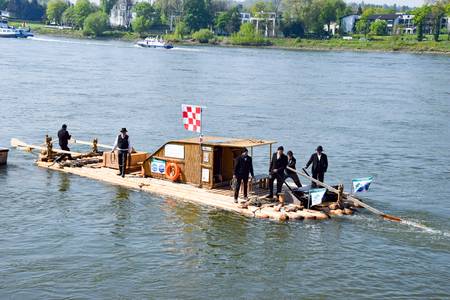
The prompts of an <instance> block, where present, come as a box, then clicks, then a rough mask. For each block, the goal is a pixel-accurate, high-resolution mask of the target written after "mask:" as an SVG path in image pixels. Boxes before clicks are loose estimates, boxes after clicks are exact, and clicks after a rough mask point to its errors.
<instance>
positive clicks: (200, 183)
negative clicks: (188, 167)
mask: <svg viewBox="0 0 450 300" xmlns="http://www.w3.org/2000/svg"><path fill="white" fill-rule="evenodd" d="M200 116H201V119H200V122H201V123H200V136H199V145H200V181H199V185H198V186H199V187H203V180H202V177H203V166H202V165H203V146H202V143H203V107H202V106H200Z"/></svg>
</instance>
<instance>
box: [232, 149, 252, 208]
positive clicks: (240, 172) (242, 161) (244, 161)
mask: <svg viewBox="0 0 450 300" xmlns="http://www.w3.org/2000/svg"><path fill="white" fill-rule="evenodd" d="M249 174H250V180H251V178H252V177H255V174H253V162H252V158H251V157H250V156H248V150H247V148H244V151H243V152H242V154H241V155H240V156H239V157H238V158H236V163H235V166H234V172H233V178H234V179H236V186H235V188H234V202H235V203H237V202H238V197H239V190H240V189H241V182H242V184H243V185H244V200H247V183H248V180H249Z"/></svg>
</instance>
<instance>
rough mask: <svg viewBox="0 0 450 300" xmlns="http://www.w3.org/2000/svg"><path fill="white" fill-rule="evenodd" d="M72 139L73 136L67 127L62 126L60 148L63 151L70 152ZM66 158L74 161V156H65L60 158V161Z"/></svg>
mask: <svg viewBox="0 0 450 300" xmlns="http://www.w3.org/2000/svg"><path fill="white" fill-rule="evenodd" d="M71 137H72V136H71V135H70V134H69V132H68V131H67V125H66V124H63V125H62V126H61V129H60V130H59V131H58V140H59V147H61V150H65V151H70V149H69V140H70V138H71ZM64 157H67V158H68V159H72V156H71V155H70V154H63V155H62V156H61V157H60V160H62V159H63V158H64Z"/></svg>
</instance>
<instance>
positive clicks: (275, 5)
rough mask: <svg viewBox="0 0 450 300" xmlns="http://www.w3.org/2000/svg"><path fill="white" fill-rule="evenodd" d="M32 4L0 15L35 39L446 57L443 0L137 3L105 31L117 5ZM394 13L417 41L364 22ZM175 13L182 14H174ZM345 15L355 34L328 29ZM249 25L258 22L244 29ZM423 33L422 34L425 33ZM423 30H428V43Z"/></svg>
mask: <svg viewBox="0 0 450 300" xmlns="http://www.w3.org/2000/svg"><path fill="white" fill-rule="evenodd" d="M33 1H36V0H32V1H31V2H29V1H28V0H0V8H5V7H6V8H7V9H8V10H9V11H10V12H11V13H13V14H14V15H15V16H17V17H22V18H24V19H27V18H28V19H31V20H36V19H37V21H39V20H41V22H37V23H28V24H29V26H30V27H31V28H32V29H33V30H34V31H35V32H37V33H40V34H52V35H53V34H57V35H64V36H71V37H77V38H79V37H83V36H88V37H103V38H118V39H124V40H136V39H139V38H143V37H145V36H148V35H164V37H165V39H166V40H169V41H172V42H174V43H185V44H186V43H188V44H195V43H201V44H205V43H209V44H216V45H217V44H219V45H239V46H272V47H282V48H292V49H353V50H385V51H418V52H420V51H429V52H447V53H448V52H450V51H449V40H450V33H449V31H448V30H447V29H444V30H442V29H441V26H439V21H440V20H441V18H442V17H443V16H445V15H450V1H449V0H438V1H436V2H434V4H426V5H423V6H422V7H418V8H415V9H410V8H407V7H403V8H398V7H395V6H392V7H388V6H373V5H362V6H355V5H351V4H346V3H345V2H344V1H342V0H272V1H266V2H265V1H256V2H251V4H250V5H247V6H244V5H242V4H237V3H235V2H225V1H222V0H185V1H183V2H180V3H178V2H176V1H175V2H174V1H170V0H156V1H155V2H154V4H150V3H148V2H139V3H137V4H136V5H134V7H133V8H132V12H133V14H134V16H135V17H134V18H133V19H132V20H131V21H130V23H129V24H128V26H125V27H121V28H112V27H111V26H110V24H109V20H110V18H109V15H110V13H111V9H112V8H113V7H114V5H115V4H116V1H115V0H101V1H100V5H99V6H97V5H95V4H93V3H92V2H90V1H89V0H78V1H77V2H76V4H75V5H71V4H68V3H67V2H66V1H64V0H50V1H49V2H48V3H47V5H46V6H44V5H42V4H39V3H41V2H36V3H37V4H36V3H35V2H33ZM233 3H234V4H233ZM20 8H21V10H20ZM25 8H26V9H25ZM399 9H400V10H402V11H405V12H409V13H411V14H414V23H415V25H416V27H417V30H416V31H417V32H416V34H415V35H411V34H406V33H404V32H403V31H402V30H401V27H399V28H392V27H388V26H389V24H388V22H387V21H386V20H382V19H377V20H375V21H373V20H369V17H370V16H371V15H374V14H386V13H395V12H397V11H398V10H399ZM19 10H20V12H19ZM180 11H181V12H182V13H181V14H178V13H177V12H180ZM14 12H15V13H14ZM244 12H245V13H246V14H248V18H247V19H243V15H242V13H244ZM269 12H270V13H269ZM348 14H358V15H359V16H360V18H359V20H357V22H356V23H355V26H354V32H353V33H345V32H343V31H342V28H341V27H339V26H338V27H337V28H335V29H334V30H332V24H337V23H336V22H339V20H340V19H341V17H343V16H345V15H348ZM39 15H41V17H40V18H41V19H39ZM250 18H253V20H258V22H256V23H255V22H253V21H250ZM271 18H272V19H271ZM270 20H272V21H273V23H270ZM430 22H431V25H430ZM48 25H52V26H48ZM270 26H272V27H270ZM426 26H428V27H426ZM424 28H427V30H428V32H424ZM428 28H432V32H431V33H432V34H431V35H429V33H430V32H429V29H428ZM426 33H427V34H428V35H427V34H426ZM268 36H270V37H268ZM274 36H275V37H274ZM344 37H345V39H344Z"/></svg>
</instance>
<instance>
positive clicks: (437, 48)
mask: <svg viewBox="0 0 450 300" xmlns="http://www.w3.org/2000/svg"><path fill="white" fill-rule="evenodd" d="M271 41H272V44H273V47H276V48H286V49H312V50H313V49H318V50H355V51H403V52H435V53H446V54H450V41H448V40H447V36H446V35H445V36H444V35H442V36H441V41H439V42H435V41H433V40H432V37H431V36H427V40H426V41H422V42H418V41H417V40H416V39H415V36H380V37H372V38H371V39H370V40H368V39H364V38H361V39H360V38H359V37H355V38H354V39H353V40H343V39H342V38H332V39H329V40H308V39H286V38H277V39H271Z"/></svg>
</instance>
